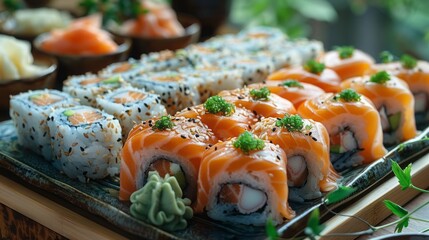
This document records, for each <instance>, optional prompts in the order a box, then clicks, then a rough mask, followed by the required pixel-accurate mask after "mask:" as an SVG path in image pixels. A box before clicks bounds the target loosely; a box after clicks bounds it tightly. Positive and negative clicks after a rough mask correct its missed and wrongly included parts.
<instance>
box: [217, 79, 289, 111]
mask: <svg viewBox="0 0 429 240" xmlns="http://www.w3.org/2000/svg"><path fill="white" fill-rule="evenodd" d="M218 95H219V96H221V97H222V98H223V99H225V100H226V101H229V102H232V103H234V104H235V106H236V107H242V108H246V109H248V110H250V111H252V112H253V113H254V114H255V115H260V116H262V117H280V118H281V117H283V116H284V115H285V114H293V113H296V109H295V107H294V106H293V104H292V103H291V102H290V101H289V100H287V99H284V98H282V97H280V96H278V95H276V94H272V93H271V91H270V90H269V89H268V88H267V87H261V88H252V89H251V88H247V87H245V88H242V89H235V90H226V91H222V92H220V93H219V94H218Z"/></svg>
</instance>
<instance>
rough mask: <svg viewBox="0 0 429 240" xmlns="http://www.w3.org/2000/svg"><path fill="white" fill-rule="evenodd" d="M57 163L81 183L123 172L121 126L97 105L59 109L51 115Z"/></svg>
mask: <svg viewBox="0 0 429 240" xmlns="http://www.w3.org/2000/svg"><path fill="white" fill-rule="evenodd" d="M48 126H49V132H50V135H51V146H52V150H53V157H54V162H53V165H54V166H55V167H57V168H58V169H59V170H60V171H62V172H64V173H65V174H66V175H67V176H68V177H70V178H77V179H78V180H79V181H81V182H87V181H89V180H90V179H101V178H104V177H106V176H109V175H110V176H113V175H116V174H118V173H119V164H120V161H119V159H120V156H119V154H120V151H121V147H122V138H121V126H120V124H119V121H118V120H117V119H116V118H115V117H113V116H112V115H110V114H107V113H104V112H102V111H100V110H98V109H96V108H92V107H88V106H78V107H72V108H59V109H57V110H55V111H54V112H52V113H51V114H50V116H49V118H48Z"/></svg>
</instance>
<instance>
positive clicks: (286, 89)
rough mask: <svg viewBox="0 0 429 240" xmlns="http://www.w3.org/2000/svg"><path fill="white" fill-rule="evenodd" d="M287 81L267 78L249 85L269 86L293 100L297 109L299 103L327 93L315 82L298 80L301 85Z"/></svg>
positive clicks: (254, 86) (282, 95)
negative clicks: (262, 81) (288, 84)
mask: <svg viewBox="0 0 429 240" xmlns="http://www.w3.org/2000/svg"><path fill="white" fill-rule="evenodd" d="M289 81H290V80H289ZM295 81H296V80H295ZM285 82H287V81H275V80H267V81H265V82H264V83H257V84H251V85H249V86H248V87H249V88H252V89H253V88H261V87H267V88H268V89H269V90H270V91H271V92H272V93H274V94H277V95H278V96H280V97H282V98H284V99H287V100H289V101H290V102H292V104H293V105H294V107H295V109H297V108H298V107H299V105H301V103H303V102H304V101H306V100H307V99H311V98H314V97H317V96H319V95H321V94H323V93H325V91H323V89H321V88H320V87H317V86H316V85H313V84H309V83H304V82H298V84H299V85H295V86H293V85H292V86H287V85H285V84H284V83H285Z"/></svg>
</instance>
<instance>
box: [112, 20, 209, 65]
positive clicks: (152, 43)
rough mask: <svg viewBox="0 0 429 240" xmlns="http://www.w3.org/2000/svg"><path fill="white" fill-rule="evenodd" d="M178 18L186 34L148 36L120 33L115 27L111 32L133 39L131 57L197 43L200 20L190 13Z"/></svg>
mask: <svg viewBox="0 0 429 240" xmlns="http://www.w3.org/2000/svg"><path fill="white" fill-rule="evenodd" d="M178 20H179V22H180V23H181V24H182V26H183V27H184V28H185V34H184V35H183V36H179V37H173V38H147V37H140V36H131V35H125V34H123V33H120V32H119V31H117V30H115V29H112V28H111V29H110V32H111V33H112V34H114V35H115V36H120V37H124V38H129V39H131V52H130V57H133V58H140V55H141V54H143V53H150V52H159V51H162V50H176V49H181V48H184V47H186V46H188V45H189V44H192V43H196V42H197V41H198V39H199V36H200V32H201V27H200V23H199V21H198V20H197V19H196V18H194V17H191V16H188V15H182V14H179V15H178Z"/></svg>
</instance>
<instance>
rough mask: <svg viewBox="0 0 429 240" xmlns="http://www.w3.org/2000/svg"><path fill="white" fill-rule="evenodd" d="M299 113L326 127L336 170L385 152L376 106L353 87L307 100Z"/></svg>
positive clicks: (369, 159)
mask: <svg viewBox="0 0 429 240" xmlns="http://www.w3.org/2000/svg"><path fill="white" fill-rule="evenodd" d="M298 113H299V114H300V115H301V116H302V117H303V118H310V119H313V120H314V121H317V122H320V123H322V124H323V125H324V126H325V127H326V129H327V130H328V133H329V138H330V152H331V162H332V164H333V165H334V168H335V169H336V170H337V171H341V170H344V169H346V168H348V167H351V166H356V165H360V164H367V163H371V162H373V161H375V160H377V159H379V158H381V157H383V156H384V155H385V154H386V153H387V150H386V149H385V148H384V146H383V130H382V125H381V120H380V116H379V114H378V111H377V109H376V108H375V107H374V104H373V103H372V102H371V101H370V100H369V99H368V98H367V97H365V96H362V95H361V94H359V93H357V92H356V91H354V90H352V89H345V90H342V91H341V92H340V93H338V94H333V93H325V94H323V95H320V96H318V97H316V98H313V99H310V100H307V101H306V102H304V103H303V104H301V106H300V107H299V108H298Z"/></svg>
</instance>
